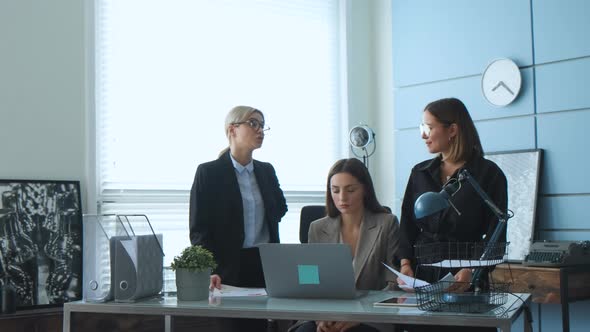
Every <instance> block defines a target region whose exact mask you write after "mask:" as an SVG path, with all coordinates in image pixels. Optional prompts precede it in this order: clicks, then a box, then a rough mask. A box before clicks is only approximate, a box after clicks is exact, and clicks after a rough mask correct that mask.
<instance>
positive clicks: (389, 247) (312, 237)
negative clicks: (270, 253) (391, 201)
mask: <svg viewBox="0 0 590 332" xmlns="http://www.w3.org/2000/svg"><path fill="white" fill-rule="evenodd" d="M340 220H341V217H340V216H338V217H335V218H331V217H324V218H321V219H318V220H316V221H314V222H313V223H311V225H310V227H309V242H310V243H314V242H315V243H338V240H339V237H340ZM399 237H400V233H399V223H398V220H397V217H396V216H394V215H392V214H388V213H372V212H370V211H367V210H365V219H364V221H363V223H362V224H361V229H360V236H359V239H358V245H357V249H356V255H355V258H354V266H353V267H354V275H355V283H356V288H357V289H359V290H382V289H390V290H392V289H393V288H394V286H395V285H396V281H395V280H396V279H397V278H396V276H395V274H393V273H392V272H391V271H389V270H387V269H386V268H385V266H383V264H381V263H382V262H384V263H386V264H387V265H389V266H392V267H393V262H394V259H395V256H396V253H397V249H398V245H399Z"/></svg>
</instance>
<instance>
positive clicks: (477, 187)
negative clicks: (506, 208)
mask: <svg viewBox="0 0 590 332" xmlns="http://www.w3.org/2000/svg"><path fill="white" fill-rule="evenodd" d="M464 180H467V182H469V184H471V186H472V187H473V189H475V191H476V192H477V194H478V195H479V197H481V199H482V200H483V201H484V203H486V205H487V206H488V207H489V208H490V210H492V212H493V213H494V215H496V217H497V218H498V219H501V220H504V221H506V220H508V217H507V214H506V213H505V212H503V211H502V210H500V208H498V206H497V205H496V204H494V202H493V201H492V199H491V198H490V196H488V194H486V192H485V191H483V189H481V187H480V185H479V184H478V183H477V181H475V179H473V176H471V174H469V172H468V171H467V170H466V169H462V170H461V171H460V172H459V181H464Z"/></svg>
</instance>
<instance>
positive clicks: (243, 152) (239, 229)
mask: <svg viewBox="0 0 590 332" xmlns="http://www.w3.org/2000/svg"><path fill="white" fill-rule="evenodd" d="M266 130H267V128H265V123H264V115H263V114H262V112H261V111H259V110H257V109H255V108H252V107H248V106H237V107H234V108H233V109H232V110H231V111H230V112H229V114H228V115H227V116H226V119H225V133H226V136H227V138H228V140H229V147H228V148H226V149H225V150H223V151H222V152H221V154H220V156H219V158H218V159H217V160H213V161H210V162H207V163H203V164H201V165H199V167H198V168H197V172H196V175H195V180H194V183H193V186H192V189H191V196H190V216H189V219H190V223H189V227H190V239H191V243H192V244H193V245H201V246H203V247H205V248H207V249H209V250H211V251H212V252H213V255H214V257H215V260H216V261H217V264H218V266H217V268H216V269H215V270H214V271H213V274H212V275H211V287H212V288H213V287H215V288H220V287H221V283H222V282H223V283H224V284H229V285H234V286H239V287H264V276H263V274H262V266H261V263H260V256H259V254H258V248H256V247H255V246H256V245H257V244H259V243H278V242H279V225H278V223H279V221H280V220H281V218H282V217H283V216H284V215H285V213H286V212H287V204H286V201H285V197H284V196H283V191H282V190H281V188H280V186H279V181H278V179H277V176H276V174H275V170H274V168H273V167H272V165H271V164H270V163H265V162H261V161H258V160H254V159H253V158H252V153H253V151H254V150H255V149H258V148H260V147H261V146H262V142H263V140H264V132H265V131H266Z"/></svg>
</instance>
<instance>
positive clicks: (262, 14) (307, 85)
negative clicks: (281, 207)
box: [95, 0, 346, 265]
mask: <svg viewBox="0 0 590 332" xmlns="http://www.w3.org/2000/svg"><path fill="white" fill-rule="evenodd" d="M95 22H96V23H95V45H96V52H95V64H96V65H95V67H96V73H95V74H96V82H95V85H96V113H97V119H96V124H97V129H96V133H97V160H98V161H97V164H98V171H97V178H98V181H97V182H98V200H99V202H98V203H99V212H100V213H120V214H129V213H143V214H146V215H148V217H149V218H150V220H151V221H152V224H153V226H154V228H155V230H156V231H157V232H160V233H163V234H164V250H165V254H166V257H165V264H166V265H168V264H169V262H170V261H171V259H172V257H173V256H174V255H176V254H178V253H179V252H180V250H181V249H182V248H183V247H185V246H187V245H188V244H189V236H188V197H189V189H190V186H191V184H192V181H193V177H194V172H195V170H196V167H197V165H198V164H199V163H202V162H205V161H209V160H212V159H215V158H217V155H218V153H219V151H220V150H222V149H223V148H224V147H226V146H227V139H226V137H225V135H224V129H223V123H224V118H225V115H226V113H227V112H228V111H229V110H230V109H231V108H232V107H233V106H235V105H250V106H254V107H256V108H259V109H260V110H262V111H263V112H264V114H265V117H266V122H267V123H268V125H269V126H270V127H271V130H270V131H269V132H267V136H266V139H265V142H264V145H263V147H262V149H260V150H257V151H255V152H254V158H256V159H259V160H264V161H269V162H271V163H272V164H273V165H274V167H275V169H276V171H277V175H278V178H279V181H280V183H281V187H282V188H283V190H284V191H285V193H286V196H287V201H288V204H289V213H288V215H287V216H286V217H285V218H283V221H282V222H281V228H280V229H281V240H282V242H298V230H299V210H300V208H301V206H303V205H306V204H318V203H320V204H321V203H323V200H324V190H325V188H324V186H325V178H326V174H327V172H328V169H329V167H330V166H331V164H332V163H333V162H334V161H335V160H336V159H338V158H340V157H342V156H344V155H345V153H346V151H343V150H344V149H343V148H342V146H341V141H342V140H341V139H340V138H341V137H343V136H344V134H343V133H342V129H341V128H343V126H342V122H343V121H342V119H341V113H342V112H341V110H342V109H343V105H341V100H344V99H345V98H343V90H342V89H341V82H342V81H343V79H342V77H341V74H340V73H341V67H342V63H343V59H342V57H341V49H343V47H342V45H341V44H340V40H341V39H342V38H341V33H342V32H341V30H342V29H341V28H340V26H341V8H340V1H339V0H308V1H305V0H281V1H272V0H235V1H233V0H199V1H197V0H150V1H146V0H125V1H121V0H96V5H95Z"/></svg>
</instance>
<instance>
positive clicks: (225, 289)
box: [212, 284, 266, 297]
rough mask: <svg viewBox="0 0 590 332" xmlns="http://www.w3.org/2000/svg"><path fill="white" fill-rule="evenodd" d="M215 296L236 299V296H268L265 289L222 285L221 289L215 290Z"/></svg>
mask: <svg viewBox="0 0 590 332" xmlns="http://www.w3.org/2000/svg"><path fill="white" fill-rule="evenodd" d="M212 295H213V296H219V297H235V296H266V289H264V288H244V287H235V286H231V285H224V284H221V289H217V288H215V289H214V290H213V294H212Z"/></svg>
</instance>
